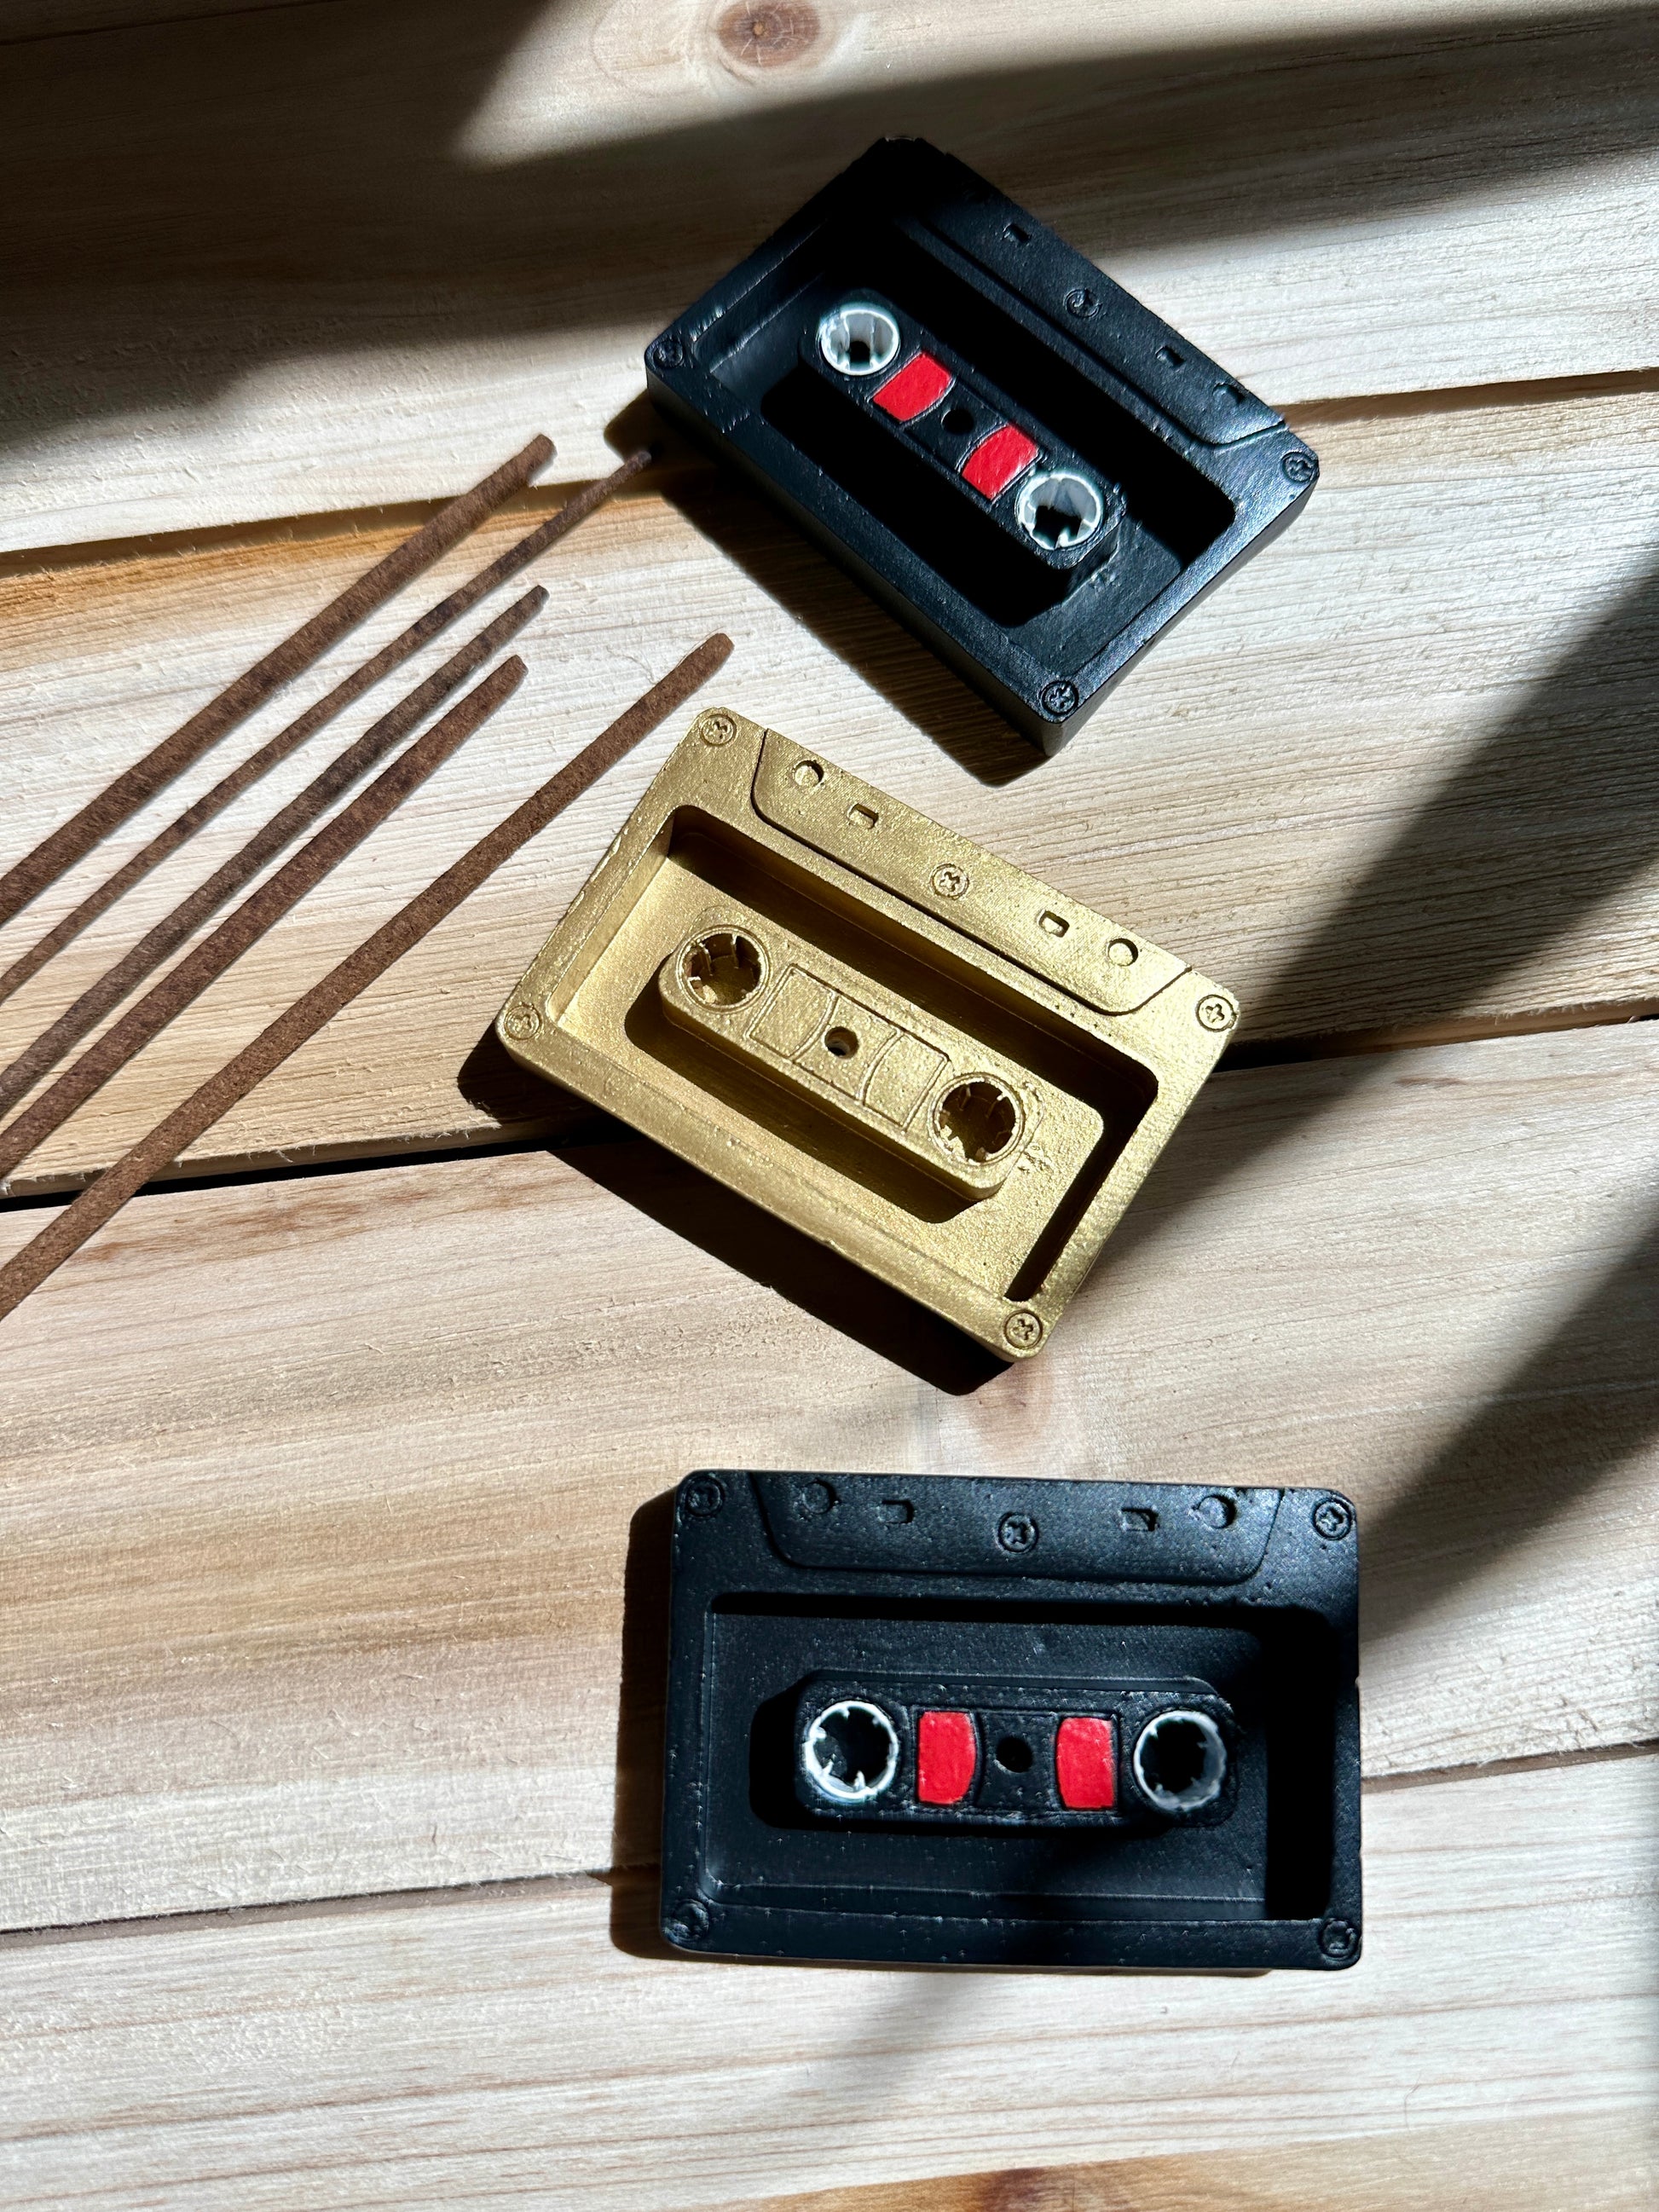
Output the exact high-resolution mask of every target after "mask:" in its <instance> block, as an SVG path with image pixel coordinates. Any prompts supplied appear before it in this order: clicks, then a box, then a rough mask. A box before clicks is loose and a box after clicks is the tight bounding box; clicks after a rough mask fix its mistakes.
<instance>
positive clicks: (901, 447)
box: [645, 139, 1318, 752]
mask: <svg viewBox="0 0 1659 2212" xmlns="http://www.w3.org/2000/svg"><path fill="white" fill-rule="evenodd" d="M848 307H852V308H854V310H856V309H858V308H860V307H866V308H868V309H871V310H872V311H873V312H874V313H876V314H877V315H878V316H883V317H885V318H887V319H889V320H890V323H891V325H892V331H891V332H890V336H891V338H892V341H893V343H894V344H895V345H896V351H895V352H894V353H893V355H892V356H891V359H890V361H889V360H888V359H887V358H886V357H885V356H878V358H879V359H880V365H881V371H882V375H881V377H880V378H878V377H877V376H876V375H875V374H872V372H871V370H870V368H869V367H868V365H867V364H868V362H869V361H870V360H871V359H872V356H871V355H870V354H869V352H868V349H867V347H866V349H865V352H864V356H863V358H862V359H861V360H859V361H857V362H850V361H844V356H842V358H843V361H844V366H845V368H846V374H844V375H838V374H836V362H835V361H834V360H831V359H830V357H829V353H830V350H833V349H828V350H827V347H828V341H827V340H826V341H825V345H824V346H823V347H820V346H819V345H818V343H817V333H819V332H820V331H822V330H823V326H824V325H825V324H826V322H827V321H828V319H829V317H830V316H831V315H832V314H833V313H835V312H836V310H837V309H838V308H848ZM861 343H863V341H861V340H856V339H855V341H854V344H855V348H856V346H857V345H859V344H861ZM645 360H646V374H647V384H648V386H649V388H650V391H651V393H652V396H653V398H654V399H655V400H656V402H657V404H658V405H659V407H660V408H661V409H662V410H663V411H664V413H665V415H667V416H670V417H671V419H673V420H675V421H677V422H679V423H680V424H681V425H683V426H684V428H688V429H689V430H690V431H691V432H692V433H693V434H694V435H696V436H697V437H698V438H700V439H701V440H702V441H704V442H705V443H707V444H708V445H710V446H711V447H713V448H714V451H715V452H716V453H719V454H720V455H721V456H723V457H724V458H725V459H728V460H730V461H732V462H733V463H735V464H736V465H738V467H740V468H741V469H743V470H744V471H745V472H746V473H747V474H748V475H749V476H750V477H751V478H752V479H754V480H755V481H756V482H757V483H759V484H760V485H761V486H762V487H763V489H765V490H766V491H767V492H768V493H769V495H771V496H772V497H773V498H774V499H775V500H776V501H778V502H779V503H780V504H781V506H782V507H784V508H785V510H786V511H787V513H789V514H790V515H791V516H792V517H793V519H794V520H796V521H797V522H798V523H799V525H800V526H802V527H803V528H804V529H805V530H806V531H808V532H810V533H811V535H812V536H814V537H815V538H817V540H818V541H819V543H820V544H823V546H824V548H825V549H826V550H828V551H829V553H831V554H832V555H833V556H834V557H835V558H836V560H838V561H839V562H842V565H843V566H844V567H846V568H848V569H850V570H851V571H852V573H853V574H854V575H855V576H857V577H858V578H859V579H860V581H861V582H862V583H863V584H864V585H865V586H866V588H867V589H868V590H869V591H870V592H872V594H873V595H874V596H875V597H877V598H878V599H880V600H882V601H883V602H884V604H885V605H887V606H888V607H890V609H891V610H892V611H893V612H894V613H896V615H897V616H898V617H900V618H901V620H902V621H904V622H905V623H908V625H909V626H910V627H911V628H912V629H915V631H916V632H917V633H918V635H921V637H922V638H924V639H925V640H926V641H927V643H928V644H930V645H931V646H932V647H933V648H934V650H935V651H937V652H938V653H939V654H940V655H941V657H942V658H944V659H945V660H947V661H949V662H950V663H951V665H953V666H954V667H956V668H957V670H958V671H960V672H961V673H962V674H963V676H964V677H966V678H967V679H968V680H969V682H970V683H971V684H974V685H975V687H976V688H977V689H978V690H980V691H981V692H982V693H983V694H984V696H986V697H987V698H988V699H989V700H990V701H991V702H993V703H994V705H995V706H996V707H998V708H1000V711H1001V712H1002V713H1003V714H1006V716H1007V718H1008V720H1010V721H1011V722H1012V723H1013V724H1014V725H1015V726H1016V727H1017V728H1018V729H1020V730H1021V731H1023V732H1024V733H1025V734H1026V735H1027V736H1028V737H1030V738H1032V739H1033V740H1034V741H1035V742H1036V743H1037V744H1040V745H1041V746H1042V747H1043V749H1044V750H1048V751H1051V752H1052V751H1054V750H1056V749H1057V748H1058V747H1059V746H1060V745H1061V744H1064V743H1065V742H1066V739H1067V738H1070V737H1071V736H1072V735H1073V732H1075V731H1076V730H1077V729H1078V728H1079V726H1080V725H1081V724H1082V723H1083V722H1084V721H1085V720H1087V719H1088V717H1089V715H1090V714H1092V713H1093V711H1094V710H1095V708H1097V706H1098V705H1099V704H1100V702H1101V701H1102V699H1103V697H1104V696H1105V694H1106V692H1107V691H1108V690H1109V688H1110V687H1111V685H1112V684H1114V683H1115V682H1116V680H1117V679H1118V678H1119V677H1121V675H1122V674H1123V673H1124V671H1126V670H1127V668H1128V667H1129V665H1131V663H1132V662H1133V660H1134V659H1135V658H1136V656H1137V655H1138V654H1139V653H1141V652H1143V651H1144V650H1145V649H1146V647H1147V646H1148V645H1149V644H1150V643H1151V642H1152V640H1153V638H1154V637H1156V636H1157V635H1158V633H1159V632H1160V631H1162V630H1163V629H1166V628H1167V627H1168V625H1169V624H1170V623H1171V622H1173V621H1174V620H1175V619H1176V617H1177V616H1178V615H1180V614H1182V613H1183V612H1184V611H1185V610H1186V609H1187V608H1188V607H1189V606H1191V605H1193V604H1194V601H1195V600H1197V599H1199V598H1200V597H1201V596H1202V594H1203V593H1204V592H1206V591H1208V590H1209V589H1210V588H1211V587H1212V586H1213V585H1214V584H1216V583H1218V581H1219V580H1220V579H1221V578H1222V576H1223V575H1225V574H1226V572H1227V571H1228V570H1229V569H1230V568H1232V567H1234V566H1235V565H1236V564H1237V562H1239V561H1241V560H1242V559H1243V558H1244V557H1246V556H1248V555H1249V554H1250V553H1253V552H1255V551H1256V550H1258V549H1259V548H1260V547H1261V546H1262V545H1264V544H1266V543H1267V540H1268V539H1269V538H1272V537H1273V535H1275V534H1276V532H1278V531H1279V530H1280V529H1282V528H1283V527H1284V526H1285V523H1286V522H1288V521H1289V520H1290V519H1291V515H1293V514H1294V513H1296V512H1297V510H1298V508H1299V507H1301V506H1302V505H1303V503H1304V501H1305V500H1306V499H1307V497H1308V495H1309V494H1310V490H1311V489H1312V487H1313V483H1314V481H1315V479H1316V477H1317V475H1318V462H1317V459H1316V456H1315V455H1314V453H1312V452H1311V450H1310V448H1309V447H1308V446H1307V445H1306V444H1305V443H1304V441H1302V440H1301V439H1300V438H1298V437H1297V435H1295V433H1294V432H1293V431H1291V430H1290V429H1289V428H1286V426H1285V422H1283V420H1282V418H1281V417H1280V416H1279V415H1277V414H1276V413H1275V412H1274V411H1273V409H1272V408H1270V407H1269V406H1267V404H1266V403H1265V402H1263V401H1262V400H1261V399H1259V398H1256V397H1255V394H1254V393H1252V392H1249V391H1247V390H1246V389H1245V388H1244V386H1243V385H1242V384H1241V383H1240V382H1239V381H1238V380H1237V379H1236V378H1235V377H1232V376H1231V375H1229V374H1228V373H1227V372H1226V371H1225V369H1223V368H1221V367H1220V366H1219V364H1218V363H1217V362H1213V361H1212V360H1211V359H1210V358H1209V357H1208V356H1206V354H1204V353H1203V352H1202V351H1201V349H1200V348H1199V347H1197V346H1195V345H1194V344H1193V343H1191V341H1190V340H1188V339H1187V338H1185V337H1182V335H1181V333H1180V332H1179V331H1176V330H1174V329H1172V328H1171V327H1170V325H1168V324H1167V323H1164V322H1163V321H1162V320H1160V319H1159V318H1158V316H1156V315H1155V314H1153V313H1152V312H1151V310H1150V309H1148V308H1146V307H1143V306H1142V305H1141V303H1140V302H1139V301H1138V300H1136V299H1134V298H1133V296H1132V295H1130V294H1129V293H1127V292H1126V291H1125V290H1123V289H1122V288H1121V286H1120V285H1117V284H1115V283H1113V282H1112V281H1111V279H1110V278H1109V277H1108V276H1103V274H1102V273H1101V271H1100V270H1098V269H1097V268H1096V267H1095V265H1094V264H1093V263H1092V262H1091V261H1089V260H1087V259H1085V257H1084V256H1083V255H1082V254H1080V253H1079V252H1076V251H1075V250H1074V249H1073V247H1071V246H1067V245H1066V243H1065V241H1064V240H1062V239H1060V238H1059V237H1057V236H1056V235H1055V234H1054V232H1052V231H1050V230H1048V228H1045V227H1044V225H1043V224H1042V223H1041V222H1038V221H1037V219H1036V216H1032V215H1030V214H1029V213H1028V212H1027V211H1026V210H1024V209H1022V208H1020V207H1018V206H1017V205H1016V204H1015V203H1014V202H1013V201H1012V200H1009V199H1007V198H1006V197H1004V196H1003V195H1002V194H1001V193H1000V192H999V191H996V190H995V189H994V186H992V185H989V184H987V182H986V181H985V179H983V178H982V177H980V176H977V175H976V174H975V173H974V171H973V170H971V169H969V168H968V167H965V166H964V164H963V163H962V162H960V161H956V160H954V159H953V158H951V156H949V155H945V154H942V153H940V152H939V151H938V149H935V148H934V147H932V146H929V145H927V144H926V143H924V142H922V141H921V140H919V139H887V140H883V141H882V142H880V143H878V144H877V145H875V146H873V147H872V148H871V149H870V150H869V152H868V153H866V154H865V155H862V156H861V157H860V159H859V160H858V161H855V162H854V163H853V165H852V166H851V167H849V168H848V169H846V170H844V171H843V172H842V174H841V175H840V176H838V177H836V179H834V180H833V181H832V182H831V183H830V184H829V185H826V186H825V188H824V189H823V191H821V192H819V193H818V194H817V195H816V197H814V198H813V199H811V201H809V203H808V204H807V205H806V206H805V207H804V208H803V209H802V210H800V212H799V214H798V215H796V216H794V217H793V218H792V220H791V221H790V222H787V223H786V224H785V225H784V226H783V228H781V230H779V231H777V232H776V233H775V234H774V235H773V236H772V237H771V238H769V239H768V240H767V241H766V243H765V244H764V245H763V246H760V247H759V248H758V249H757V251H756V252H754V253H752V254H750V256H749V258H747V259H746V260H745V261H744V262H742V263H741V264H739V265H738V267H737V268H735V269H734V270H732V271H731V273H730V274H729V275H728V276H725V277H722V278H721V280H720V282H719V283H717V284H715V285H714V287H713V288H712V289H710V290H709V291H708V292H706V293H704V295H702V298H701V299H700V300H698V301H696V303H695V305H693V306H692V307H689V308H687V310H686V311H685V313H684V314H682V315H680V316H678V318H677V319H675V320H674V321H673V322H672V323H671V324H670V325H668V327H667V329H665V331H661V332H660V333H659V335H658V337H656V338H654V339H653V341H652V343H651V344H650V345H649V346H648V347H647V349H646V356H645ZM919 362H927V363H929V364H931V367H932V368H933V371H936V372H937V374H935V375H934V376H933V380H932V383H931V384H928V383H927V380H923V381H924V385H925V386H926V388H925V389H922V390H919V391H918V392H916V393H915V404H916V411H915V413H914V414H906V413H904V412H903V410H902V409H899V410H897V411H894V409H895V406H896V403H887V404H884V401H883V397H882V394H883V391H884V384H885V383H886V380H889V379H890V380H891V383H892V384H893V385H895V386H896V384H897V383H898V382H899V380H900V377H901V373H907V374H909V373H913V372H915V369H916V367H917V364H918V363H919ZM941 377H942V378H943V379H945V383H944V384H943V386H940V385H939V379H940V378H941ZM912 380H913V381H914V380H915V379H914V375H913V376H912ZM935 387H938V388H937V389H936V388H935ZM929 392H932V395H933V396H932V397H929V396H928V394H929ZM907 404H908V403H907ZM953 416H954V417H956V418H957V422H959V423H961V424H962V425H963V426H964V427H960V428H958V427H955V426H954V425H953V424H952V421H951V418H952V417H953ZM991 431H994V432H995V433H996V434H997V436H998V437H999V438H1000V439H1001V441H1002V442H1003V444H1004V445H1005V446H1006V445H1007V444H1008V442H1009V441H1010V440H1012V441H1013V443H1014V445H1015V447H1017V452H1016V453H1015V455H1014V457H1013V458H1014V459H1018V458H1019V456H1021V455H1024V457H1025V458H1024V460H1023V462H1022V463H1021V465H1020V468H1019V472H1018V475H1017V476H1012V477H1007V478H1006V481H1005V480H1004V477H1003V474H1002V472H1001V471H994V472H993V473H992V475H991V476H990V477H982V476H978V475H977V471H976V469H975V464H974V463H973V461H972V459H971V458H970V457H971V456H972V455H974V454H975V453H985V452H988V451H989V450H990V447H989V445H988V443H987V433H988V432H991ZM1028 448H1029V449H1030V450H1029V452H1028V451H1027V449H1028ZM1010 465H1012V461H1011V463H1010ZM1067 475H1070V476H1072V477H1080V478H1081V479H1082V480H1083V482H1084V483H1085V487H1087V486H1092V488H1093V489H1094V490H1095V491H1096V492H1097V493H1098V494H1099V495H1100V499H1101V508H1102V512H1101V514H1100V516H1099V518H1098V519H1097V521H1095V522H1094V523H1093V524H1091V526H1089V527H1088V528H1084V527H1083V526H1082V524H1083V523H1085V522H1087V521H1088V520H1089V518H1088V517H1087V516H1084V517H1082V518H1079V519H1074V527H1075V534H1074V535H1073V537H1072V538H1066V536H1065V533H1064V532H1063V531H1062V532H1061V534H1060V536H1059V537H1056V536H1055V534H1054V532H1053V530H1052V529H1050V530H1049V531H1048V532H1047V534H1046V535H1045V534H1044V532H1043V529H1042V522H1041V514H1040V509H1041V500H1040V497H1037V496H1036V495H1034V494H1032V493H1031V491H1030V487H1031V486H1032V485H1034V484H1036V483H1038V482H1039V480H1041V479H1045V478H1046V479H1050V480H1054V481H1058V480H1059V479H1060V477H1066V476H1067ZM976 477H977V481H976ZM1022 499H1024V501H1025V507H1026V509H1027V510H1029V511H1024V512H1022V507H1021V502H1022ZM1034 502H1035V503H1034Z"/></svg>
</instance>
